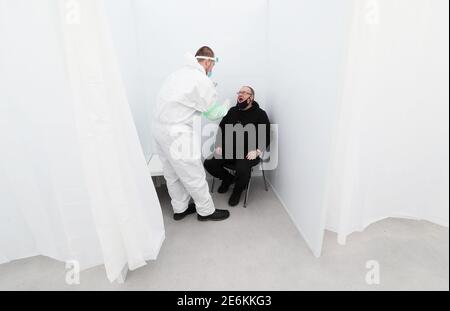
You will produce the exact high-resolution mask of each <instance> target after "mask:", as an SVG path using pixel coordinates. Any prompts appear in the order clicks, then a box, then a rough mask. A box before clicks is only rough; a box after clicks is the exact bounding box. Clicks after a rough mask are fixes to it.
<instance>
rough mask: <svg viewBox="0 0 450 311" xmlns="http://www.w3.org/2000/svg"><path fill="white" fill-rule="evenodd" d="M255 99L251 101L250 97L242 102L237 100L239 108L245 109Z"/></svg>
mask: <svg viewBox="0 0 450 311" xmlns="http://www.w3.org/2000/svg"><path fill="white" fill-rule="evenodd" d="M252 102H253V101H250V102H249V99H246V100H244V101H243V102H242V103H240V102H239V101H238V102H237V106H238V108H239V110H245V109H246V108H247V107H248V106H249V105H250V104H251V103H252Z"/></svg>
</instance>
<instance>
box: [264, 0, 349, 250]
mask: <svg viewBox="0 0 450 311" xmlns="http://www.w3.org/2000/svg"><path fill="white" fill-rule="evenodd" d="M348 14H349V6H348V3H347V2H346V1H340V0H314V1H311V0H300V1H298V0H297V1H294V0H284V1H271V2H270V6H269V43H270V45H269V49H270V70H269V72H268V77H269V83H268V85H269V86H270V87H269V88H268V99H267V103H268V114H269V116H270V117H271V121H272V122H273V123H277V124H279V134H278V136H279V165H278V169H277V170H275V171H273V172H271V173H270V174H269V176H270V180H271V183H272V185H273V187H274V189H275V190H276V191H277V192H278V195H279V197H280V199H281V200H282V201H283V202H284V205H285V206H286V208H287V209H288V211H289V213H290V215H291V217H292V220H293V221H294V223H295V224H296V225H297V227H298V228H299V230H300V231H301V232H302V234H303V237H304V238H305V239H306V241H307V243H308V244H309V246H310V247H311V248H312V250H313V252H314V254H315V255H317V256H318V255H319V254H320V249H321V245H322V237H323V231H324V208H323V202H322V200H323V197H324V190H325V181H326V173H327V168H328V161H329V156H330V146H331V137H332V131H333V128H334V125H335V121H336V109H337V102H338V93H339V85H340V79H341V74H342V72H341V65H342V60H343V58H344V56H343V52H344V48H345V35H346V33H347V32H346V25H345V22H344V21H345V20H346V17H347V16H348Z"/></svg>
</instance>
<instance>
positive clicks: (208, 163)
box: [203, 158, 218, 172]
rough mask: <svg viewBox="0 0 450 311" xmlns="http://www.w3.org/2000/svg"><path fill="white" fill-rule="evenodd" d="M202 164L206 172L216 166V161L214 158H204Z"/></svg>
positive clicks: (214, 168)
mask: <svg viewBox="0 0 450 311" xmlns="http://www.w3.org/2000/svg"><path fill="white" fill-rule="evenodd" d="M203 166H204V167H205V169H206V170H207V171H208V172H211V171H214V170H216V169H217V167H218V161H217V160H216V159H214V158H212V159H206V160H205V162H203Z"/></svg>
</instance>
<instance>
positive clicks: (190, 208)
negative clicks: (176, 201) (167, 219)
mask: <svg viewBox="0 0 450 311" xmlns="http://www.w3.org/2000/svg"><path fill="white" fill-rule="evenodd" d="M195 212H197V210H196V209H195V203H191V204H189V206H188V208H187V210H185V211H184V212H183V213H178V214H176V213H175V214H173V219H174V220H177V221H178V220H181V219H183V218H184V217H186V216H187V215H190V214H194V213H195Z"/></svg>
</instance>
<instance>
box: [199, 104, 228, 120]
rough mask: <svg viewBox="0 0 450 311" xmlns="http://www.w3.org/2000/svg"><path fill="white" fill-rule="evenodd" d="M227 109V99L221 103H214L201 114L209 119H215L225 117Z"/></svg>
mask: <svg viewBox="0 0 450 311" xmlns="http://www.w3.org/2000/svg"><path fill="white" fill-rule="evenodd" d="M229 109H230V101H229V100H228V99H227V100H226V101H225V102H224V103H223V104H219V103H215V104H214V105H212V107H211V108H210V109H209V110H208V111H206V112H204V113H203V114H202V115H203V116H204V117H205V118H206V119H208V120H210V121H217V120H219V119H222V118H223V117H225V116H226V114H227V113H228V110H229Z"/></svg>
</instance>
